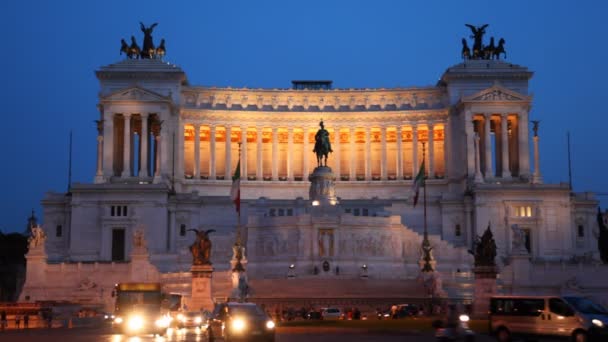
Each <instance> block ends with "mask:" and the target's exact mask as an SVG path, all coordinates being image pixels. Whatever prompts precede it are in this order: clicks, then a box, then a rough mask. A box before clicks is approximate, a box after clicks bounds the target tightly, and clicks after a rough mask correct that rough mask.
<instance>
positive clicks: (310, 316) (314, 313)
mask: <svg viewBox="0 0 608 342" xmlns="http://www.w3.org/2000/svg"><path fill="white" fill-rule="evenodd" d="M306 319H311V320H319V319H323V316H322V315H321V311H315V310H311V311H309V312H308V313H307V314H306Z"/></svg>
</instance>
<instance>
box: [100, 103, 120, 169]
mask: <svg viewBox="0 0 608 342" xmlns="http://www.w3.org/2000/svg"><path fill="white" fill-rule="evenodd" d="M114 132H115V129H114V113H109V114H108V115H105V114H104V120H103V136H104V139H103V149H102V151H103V162H102V164H103V165H102V167H103V178H104V179H110V178H111V177H112V176H117V175H115V174H114V170H115V168H114V166H115V164H117V163H118V160H116V151H118V146H115V145H114Z"/></svg>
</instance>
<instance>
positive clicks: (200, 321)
mask: <svg viewBox="0 0 608 342" xmlns="http://www.w3.org/2000/svg"><path fill="white" fill-rule="evenodd" d="M194 323H196V324H201V323H203V318H202V317H196V318H195V319H194Z"/></svg>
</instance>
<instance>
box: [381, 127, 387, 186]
mask: <svg viewBox="0 0 608 342" xmlns="http://www.w3.org/2000/svg"><path fill="white" fill-rule="evenodd" d="M380 145H381V148H380V149H381V150H380V179H381V180H386V179H387V175H388V171H387V166H388V165H387V164H388V161H387V152H388V151H387V149H386V126H382V127H380Z"/></svg>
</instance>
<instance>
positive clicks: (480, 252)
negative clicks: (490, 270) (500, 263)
mask: <svg viewBox="0 0 608 342" xmlns="http://www.w3.org/2000/svg"><path fill="white" fill-rule="evenodd" d="M469 253H471V254H473V256H474V257H475V266H496V261H495V260H494V259H495V258H496V242H495V241H494V236H493V235H492V230H491V228H490V224H489V223H488V228H487V229H486V230H485V232H484V233H483V235H482V236H481V238H480V237H479V236H477V237H476V238H475V243H474V246H473V250H472V251H471V250H469Z"/></svg>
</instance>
